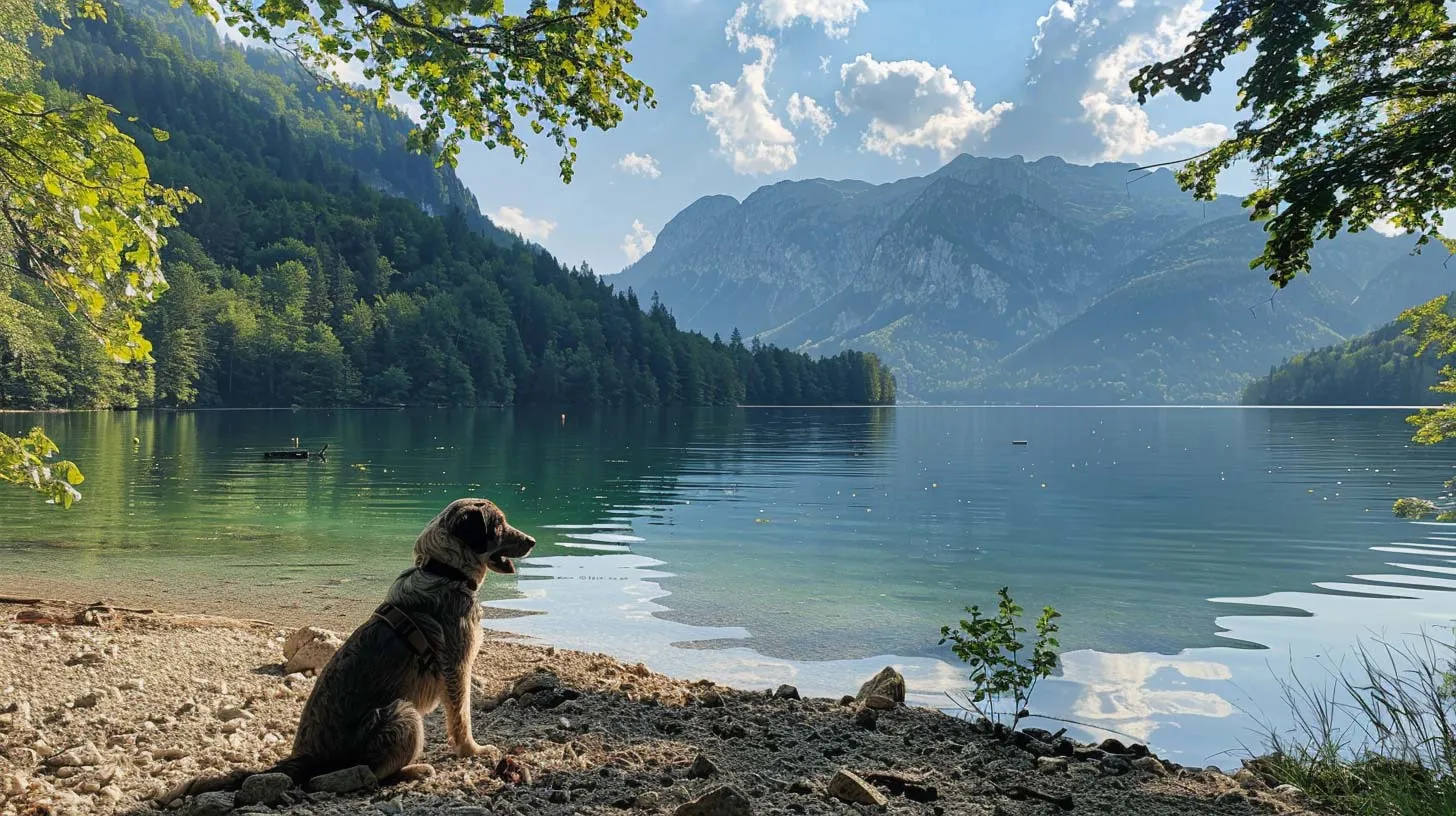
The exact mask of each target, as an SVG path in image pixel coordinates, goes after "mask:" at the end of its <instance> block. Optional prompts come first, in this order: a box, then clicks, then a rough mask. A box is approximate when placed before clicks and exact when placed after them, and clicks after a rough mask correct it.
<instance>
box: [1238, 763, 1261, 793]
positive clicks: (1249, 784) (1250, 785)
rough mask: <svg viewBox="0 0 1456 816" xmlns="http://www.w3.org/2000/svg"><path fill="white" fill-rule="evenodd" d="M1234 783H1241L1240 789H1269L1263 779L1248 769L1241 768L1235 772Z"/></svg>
mask: <svg viewBox="0 0 1456 816" xmlns="http://www.w3.org/2000/svg"><path fill="white" fill-rule="evenodd" d="M1234 781H1235V782H1237V783H1239V787H1241V788H1243V789H1244V790H1265V789H1267V788H1268V787H1269V786H1268V785H1266V784H1265V783H1264V779H1263V778H1262V777H1260V776H1259V775H1258V774H1257V773H1254V772H1253V771H1251V770H1249V769H1248V768H1240V769H1238V770H1237V771H1235V772H1234Z"/></svg>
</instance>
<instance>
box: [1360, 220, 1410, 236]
mask: <svg viewBox="0 0 1456 816" xmlns="http://www.w3.org/2000/svg"><path fill="white" fill-rule="evenodd" d="M1370 229H1372V230H1374V231H1375V232H1377V233H1379V234H1380V235H1384V236H1385V237H1386V238H1395V237H1397V236H1401V235H1409V234H1410V233H1408V232H1406V230H1405V227H1398V226H1396V225H1395V222H1394V221H1391V220H1390V219H1389V218H1377V219H1375V220H1374V221H1371V222H1370Z"/></svg>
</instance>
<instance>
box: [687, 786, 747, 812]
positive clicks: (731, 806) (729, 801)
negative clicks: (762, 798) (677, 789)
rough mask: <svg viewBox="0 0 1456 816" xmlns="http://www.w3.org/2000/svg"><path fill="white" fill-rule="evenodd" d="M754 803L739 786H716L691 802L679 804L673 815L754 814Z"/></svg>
mask: <svg viewBox="0 0 1456 816" xmlns="http://www.w3.org/2000/svg"><path fill="white" fill-rule="evenodd" d="M752 814H753V803H752V802H750V801H749V800H748V797H747V796H744V795H743V794H742V793H741V792H739V790H738V789H737V788H734V787H732V786H730V785H724V786H723V787H721V788H714V789H713V790H710V791H708V792H707V793H705V794H703V795H702V796H699V797H698V798H696V799H694V800H693V801H691V802H687V803H684V804H682V805H679V806H678V808H677V810H674V811H673V816H752Z"/></svg>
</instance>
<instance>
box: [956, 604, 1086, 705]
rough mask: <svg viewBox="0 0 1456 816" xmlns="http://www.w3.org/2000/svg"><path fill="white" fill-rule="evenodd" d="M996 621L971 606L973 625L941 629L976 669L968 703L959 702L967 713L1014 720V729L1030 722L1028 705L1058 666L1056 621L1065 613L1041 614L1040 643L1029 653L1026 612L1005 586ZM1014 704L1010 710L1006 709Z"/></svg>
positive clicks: (965, 623)
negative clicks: (1021, 723)
mask: <svg viewBox="0 0 1456 816" xmlns="http://www.w3.org/2000/svg"><path fill="white" fill-rule="evenodd" d="M997 595H998V596H999V597H1000V600H999V601H998V603H997V604H996V614H995V616H994V617H986V616H983V615H982V614H981V608H980V607H978V606H968V607H966V611H967V612H969V613H970V615H971V617H970V620H962V621H961V622H960V627H959V628H957V629H952V628H951V627H949V626H942V627H941V629H940V642H941V643H942V644H944V643H947V642H949V643H950V644H951V651H952V652H954V653H955V656H956V657H959V658H960V659H961V660H963V661H965V662H966V664H968V665H969V666H970V667H971V676H970V681H971V688H970V689H969V690H968V691H967V692H966V694H965V698H964V700H963V701H962V700H956V698H955V697H954V696H952V697H951V699H952V700H954V701H955V702H956V703H957V704H958V705H960V706H961V707H962V708H964V709H966V710H968V711H974V712H975V713H977V714H979V715H981V716H983V717H987V718H989V719H992V720H996V721H998V722H999V721H1003V719H1004V718H1005V717H1006V716H1008V715H1009V716H1010V719H1011V726H1010V727H1011V730H1013V731H1014V730H1016V726H1017V724H1018V723H1020V722H1021V720H1022V719H1023V718H1025V717H1028V716H1030V711H1028V710H1027V706H1028V705H1029V703H1030V701H1031V693H1032V691H1033V690H1035V688H1036V683H1037V681H1038V680H1041V679H1043V678H1046V677H1049V676H1051V673H1052V671H1053V670H1054V669H1056V667H1057V649H1058V648H1060V647H1061V643H1059V642H1058V641H1057V637H1056V635H1057V631H1058V627H1057V618H1060V617H1061V613H1059V612H1057V611H1056V610H1055V609H1053V608H1051V607H1050V606H1048V607H1045V608H1043V609H1042V613H1041V617H1039V618H1037V620H1036V642H1035V643H1034V644H1033V645H1032V646H1031V647H1030V648H1029V649H1028V648H1027V645H1026V643H1025V642H1024V641H1025V637H1026V634H1027V629H1026V627H1025V626H1023V625H1022V624H1021V618H1022V615H1023V613H1024V610H1023V609H1022V608H1021V607H1020V606H1019V605H1018V604H1017V603H1016V602H1015V601H1013V600H1012V599H1011V593H1010V591H1009V590H1008V589H1007V588H1006V587H1002V588H1001V589H1000V591H999V592H998V593H997ZM1007 704H1010V711H1009V712H1008V711H1007V710H1006V706H1007Z"/></svg>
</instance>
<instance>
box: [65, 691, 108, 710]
mask: <svg viewBox="0 0 1456 816" xmlns="http://www.w3.org/2000/svg"><path fill="white" fill-rule="evenodd" d="M102 699H103V698H102V696H101V694H100V693H98V692H95V691H90V692H87V693H85V694H82V695H81V696H80V697H77V698H76V699H75V700H73V701H72V702H71V705H72V706H73V707H74V708H95V707H96V706H98V705H100V703H101V700H102Z"/></svg>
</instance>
